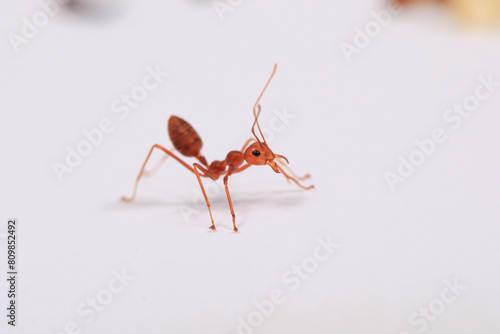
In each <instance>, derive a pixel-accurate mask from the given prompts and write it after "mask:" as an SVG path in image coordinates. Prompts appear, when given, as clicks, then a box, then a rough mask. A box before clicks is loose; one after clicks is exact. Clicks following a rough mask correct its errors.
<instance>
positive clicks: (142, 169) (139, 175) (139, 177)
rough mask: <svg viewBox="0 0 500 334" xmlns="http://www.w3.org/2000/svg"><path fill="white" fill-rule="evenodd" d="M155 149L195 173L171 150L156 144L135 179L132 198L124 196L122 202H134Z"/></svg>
mask: <svg viewBox="0 0 500 334" xmlns="http://www.w3.org/2000/svg"><path fill="white" fill-rule="evenodd" d="M155 148H158V149H160V150H162V151H163V152H165V153H166V154H168V155H170V156H171V157H173V158H174V159H175V160H177V161H178V162H180V163H181V164H182V165H183V166H184V167H186V168H187V169H189V170H190V171H191V172H193V173H194V169H193V168H192V167H191V166H189V165H188V164H187V163H185V162H184V161H182V160H181V159H180V158H178V157H177V156H176V155H175V154H173V153H172V152H170V151H169V150H167V149H166V148H164V147H163V146H161V145H158V144H155V145H153V146H152V147H151V149H150V150H149V153H148V156H147V157H146V160H144V163H143V164H142V167H141V170H140V171H139V174H138V175H137V178H136V179H135V184H134V190H133V191H132V196H130V197H126V196H123V197H122V201H124V202H132V201H133V200H134V198H135V195H136V193H137V186H138V185H139V180H140V179H141V176H142V174H143V173H144V168H146V164H147V162H148V160H149V157H151V153H153V150H154V149H155Z"/></svg>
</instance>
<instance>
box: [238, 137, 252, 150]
mask: <svg viewBox="0 0 500 334" xmlns="http://www.w3.org/2000/svg"><path fill="white" fill-rule="evenodd" d="M252 141H255V139H253V138H249V139H247V141H246V142H245V144H244V145H243V148H242V149H241V152H243V153H245V149H246V148H247V147H248V144H250V143H251V142H252Z"/></svg>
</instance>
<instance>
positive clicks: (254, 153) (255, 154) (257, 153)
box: [252, 150, 260, 157]
mask: <svg viewBox="0 0 500 334" xmlns="http://www.w3.org/2000/svg"><path fill="white" fill-rule="evenodd" d="M252 154H253V155H254V157H258V156H259V155H260V152H259V151H257V150H253V151H252Z"/></svg>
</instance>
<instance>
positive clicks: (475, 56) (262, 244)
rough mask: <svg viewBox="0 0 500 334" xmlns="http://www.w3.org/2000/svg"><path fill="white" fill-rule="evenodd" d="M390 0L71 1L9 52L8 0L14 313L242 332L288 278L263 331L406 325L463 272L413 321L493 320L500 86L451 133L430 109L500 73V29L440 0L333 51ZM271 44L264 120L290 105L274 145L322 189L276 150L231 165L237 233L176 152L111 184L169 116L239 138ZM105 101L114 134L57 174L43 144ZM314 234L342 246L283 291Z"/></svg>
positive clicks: (4, 168) (53, 150) (21, 6)
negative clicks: (407, 163) (84, 4)
mask: <svg viewBox="0 0 500 334" xmlns="http://www.w3.org/2000/svg"><path fill="white" fill-rule="evenodd" d="M383 7H384V4H383V3H380V2H377V3H372V2H371V1H367V0H366V1H342V2H340V1H333V2H332V1H303V0H289V1H286V2H283V1H281V2H269V1H243V2H242V3H241V5H239V6H237V7H235V8H234V10H233V11H232V12H228V13H226V15H225V16H224V17H225V19H224V20H223V21H221V20H220V19H219V17H218V16H217V13H216V11H215V10H214V8H213V5H212V2H211V1H194V0H182V1H180V0H178V1H166V2H165V1H164V2H161V1H129V2H125V1H124V2H117V3H116V11H114V12H113V13H114V14H109V15H108V14H106V13H103V14H102V15H93V16H92V17H89V16H87V15H86V14H85V13H82V12H69V11H63V12H61V13H59V14H58V15H57V16H56V17H55V18H54V19H51V20H50V22H49V23H48V24H47V25H46V26H44V27H43V28H40V31H39V33H38V35H37V36H36V37H34V38H33V39H32V40H30V41H29V43H28V44H26V45H22V46H21V47H20V50H19V53H17V54H16V53H15V52H14V51H13V49H12V47H11V45H10V43H9V40H8V38H7V34H8V33H9V32H15V33H18V34H19V33H20V31H21V28H22V24H23V22H22V20H21V19H22V17H23V16H26V17H32V15H33V14H34V13H36V12H37V11H39V9H40V7H39V6H38V4H36V3H30V2H16V3H14V2H2V4H0V13H1V14H0V22H1V23H0V34H1V36H2V37H1V38H0V57H1V60H0V87H1V89H0V109H1V114H2V118H1V122H0V133H1V140H0V153H1V156H2V159H1V174H0V175H1V176H0V181H1V183H0V188H1V189H2V190H1V200H0V209H1V210H0V212H1V219H2V221H3V222H5V223H2V228H1V232H2V233H4V232H5V224H6V220H7V218H9V217H17V218H18V219H19V224H20V225H19V230H18V233H19V272H20V278H19V286H18V289H19V299H18V304H19V309H18V326H17V327H16V328H15V329H9V332H12V333H63V332H64V328H65V326H66V325H67V324H68V323H70V322H72V321H74V322H75V323H77V324H78V326H79V328H80V329H81V332H82V333H89V334H91V333H221V334H222V333H225V332H227V333H236V332H237V326H238V317H242V318H245V319H246V318H247V317H248V315H249V314H250V313H251V312H253V311H255V309H256V308H255V306H254V304H253V303H254V301H261V300H264V299H268V298H269V296H270V294H271V291H273V290H274V289H280V290H282V291H283V292H284V294H285V296H286V301H285V302H284V303H282V304H280V305H277V306H276V309H275V311H274V313H273V314H272V315H271V316H270V317H269V318H266V319H265V321H264V323H263V325H262V326H261V327H259V328H257V329H255V333H371V334H374V333H385V334H387V333H394V334H398V333H400V332H402V331H406V332H408V333H411V334H413V333H417V330H418V329H420V328H421V327H418V326H414V325H412V324H411V323H410V322H409V317H410V316H411V315H412V314H413V313H414V312H419V309H420V308H426V307H429V303H430V302H431V301H432V300H434V299H435V298H440V294H441V291H442V290H443V289H444V288H445V284H444V281H445V280H450V281H453V280H455V279H457V280H458V282H460V284H462V285H465V286H466V288H465V291H463V293H462V294H461V295H460V296H458V297H457V299H456V300H455V301H454V302H453V303H451V304H447V305H446V306H445V309H444V311H443V312H442V314H439V315H438V316H437V318H436V319H435V321H432V322H430V323H429V325H428V327H427V328H426V329H425V332H426V333H429V334H431V333H454V334H458V333H483V334H487V333H498V332H499V331H500V320H499V318H498V313H499V311H500V307H499V306H500V305H499V304H500V289H499V281H500V269H499V263H500V246H499V242H498V240H499V238H500V227H499V217H500V215H499V205H498V200H499V198H498V197H499V196H498V195H499V193H498V192H499V186H500V178H499V174H498V170H499V167H500V165H499V159H498V144H499V134H498V133H499V132H498V124H499V121H500V116H499V114H498V107H499V105H500V90H499V91H497V92H496V93H495V94H493V95H492V97H491V98H489V99H487V100H486V101H484V102H482V103H481V106H480V108H479V109H478V110H477V111H475V112H474V113H473V114H472V115H471V117H469V118H468V119H466V120H464V122H463V124H462V125H461V127H459V128H458V129H457V130H453V129H452V128H451V127H450V123H446V122H444V120H443V118H442V116H443V113H444V112H445V110H447V109H448V108H451V107H453V105H454V104H457V103H462V102H463V100H464V99H465V98H466V97H467V96H469V95H471V94H473V93H474V89H475V88H476V86H477V85H478V77H479V76H481V75H482V76H488V75H490V74H491V75H493V77H494V78H496V79H500V70H499V65H498V59H499V58H498V57H499V55H500V44H499V43H498V41H499V37H500V36H499V33H498V32H491V31H481V30H479V31H471V30H466V29H463V28H461V27H460V26H459V25H457V23H456V22H455V21H454V20H453V18H452V17H450V16H449V15H448V13H447V12H446V11H445V10H441V9H439V8H431V9H428V10H427V9H425V10H415V11H410V10H408V11H405V12H403V13H401V14H399V15H396V16H394V17H393V18H392V22H391V23H390V24H389V25H388V26H387V27H385V28H384V29H383V30H382V31H381V33H380V34H379V35H378V36H377V37H375V38H374V39H373V40H372V42H371V43H370V45H369V46H368V47H366V48H365V49H362V50H361V52H360V53H359V54H358V55H354V56H353V60H352V62H350V63H349V62H347V61H346V59H345V58H344V57H343V55H342V52H341V51H340V48H339V43H341V42H342V41H344V42H349V43H352V41H353V38H354V34H355V28H356V27H361V28H363V27H364V25H365V24H366V23H367V22H369V21H370V20H372V17H371V16H370V11H371V10H376V9H380V8H383ZM275 62H278V63H279V68H278V72H277V75H276V77H275V79H274V81H273V82H272V84H271V86H270V89H269V90H268V92H267V93H266V95H265V97H264V99H263V101H262V106H263V115H262V125H263V126H268V125H269V124H270V123H269V122H270V121H271V119H272V117H273V115H274V114H273V112H272V110H275V109H277V110H283V108H287V110H289V112H291V113H292V114H293V115H295V116H296V118H294V119H291V120H290V123H289V124H288V125H287V126H286V127H285V128H284V129H283V130H282V131H280V132H279V133H275V136H274V139H273V140H272V142H271V148H272V149H273V150H274V151H275V152H276V153H280V154H283V155H286V156H287V157H288V158H289V160H290V163H291V166H292V167H293V168H294V169H295V171H297V173H299V174H302V173H306V172H308V173H311V174H312V176H313V178H312V180H311V182H312V183H313V184H314V185H315V186H316V189H315V190H314V191H309V192H307V191H302V190H300V189H298V188H297V187H295V186H289V185H288V184H287V183H286V182H285V179H284V178H283V177H282V176H280V175H277V174H275V173H273V172H272V170H271V169H270V168H268V167H262V168H260V167H253V168H251V169H249V170H248V171H246V172H244V173H242V174H239V175H235V176H233V177H232V178H231V179H230V190H231V192H232V197H233V200H234V205H235V210H236V216H237V223H238V226H239V228H240V232H239V233H238V234H235V233H233V231H232V229H231V228H232V223H231V215H230V212H229V208H228V206H227V201H226V197H225V194H224V192H223V191H220V189H222V188H212V189H219V191H215V192H214V193H213V194H211V200H212V205H213V213H214V217H215V220H216V224H217V226H218V230H217V232H215V233H212V232H209V230H208V226H209V225H210V222H209V217H208V213H207V212H206V209H205V207H204V205H203V202H199V200H200V198H201V197H200V196H201V194H200V190H199V187H198V184H197V180H196V178H195V176H194V175H192V174H191V173H189V172H188V171H186V170H185V169H184V168H183V167H182V166H180V165H179V164H177V163H175V162H174V161H168V162H167V163H166V164H165V165H164V166H163V167H162V168H161V170H160V171H159V172H158V174H157V175H155V176H154V177H153V178H150V179H147V180H144V182H142V183H141V185H140V187H139V193H138V198H137V201H136V202H134V203H132V204H124V203H120V202H119V198H120V196H122V195H124V194H129V192H130V191H131V189H132V185H133V180H134V178H135V176H136V173H137V171H138V169H139V167H140V165H141V163H142V161H143V159H144V157H145V155H146V153H147V152H148V150H149V148H150V147H151V145H152V144H154V143H160V144H163V145H165V146H166V147H167V148H169V147H171V144H170V142H169V140H168V136H167V134H166V121H167V118H168V117H169V115H171V114H175V115H178V116H181V117H182V118H184V119H186V120H187V121H189V122H190V123H191V124H192V125H193V126H194V127H195V129H196V130H197V131H198V132H199V133H200V135H201V136H202V139H203V141H204V149H203V153H204V155H205V156H206V157H207V158H208V159H209V160H213V159H223V158H224V157H225V155H226V153H227V152H228V151H230V150H233V149H238V148H239V147H240V145H241V144H242V143H243V142H244V140H245V139H247V138H249V137H250V135H251V133H250V127H251V123H252V114H251V107H252V105H253V103H254V101H255V99H256V97H257V95H258V93H259V92H260V90H261V89H262V87H263V85H264V83H265V81H266V80H267V78H268V76H269V74H270V72H271V70H272V66H273V64H274V63H275ZM156 65H158V66H160V67H161V68H163V69H165V70H168V71H170V72H169V75H168V76H167V77H166V79H165V81H164V82H163V83H162V84H161V85H160V86H159V87H158V88H157V89H156V90H154V91H153V92H151V93H150V94H149V95H148V97H147V99H146V100H145V101H143V102H141V103H140V105H139V107H138V108H137V109H134V110H132V111H131V113H130V115H129V117H128V118H126V119H124V120H121V119H119V118H118V115H117V114H115V113H113V112H112V109H111V103H112V102H113V101H114V100H115V99H117V98H119V97H120V95H121V94H126V93H129V92H130V90H131V89H132V88H133V87H135V86H137V85H139V84H141V82H142V79H143V77H144V75H145V74H146V67H147V66H152V67H155V66H156ZM104 118H109V119H111V120H112V121H113V124H114V126H115V127H114V131H113V132H112V133H110V134H107V135H106V136H105V137H104V139H103V142H102V144H101V145H100V146H98V147H96V148H95V149H94V150H93V152H92V153H91V154H90V155H89V156H88V157H85V158H84V160H83V163H82V164H81V165H80V166H78V167H77V168H75V169H74V171H73V172H72V173H71V174H65V175H64V176H63V182H59V181H58V179H57V177H56V175H55V174H54V172H53V170H52V164H53V162H55V161H57V162H61V163H63V162H64V159H65V155H66V149H65V147H66V146H67V145H69V146H70V147H72V148H75V147H76V145H77V144H78V143H79V142H80V141H81V140H83V139H85V138H84V136H83V134H82V131H84V130H90V129H92V128H95V127H97V126H98V124H99V122H100V121H101V120H102V119H104ZM436 127H441V128H443V129H444V130H445V131H446V135H447V141H446V142H445V143H443V144H441V145H439V146H438V147H437V149H436V152H435V153H434V154H433V155H432V156H431V157H429V158H427V160H426V161H425V163H424V164H423V165H422V166H420V167H418V168H417V170H416V171H415V173H414V174H413V175H412V176H411V177H409V178H408V179H407V180H406V182H405V183H402V184H398V185H397V187H396V191H394V192H391V190H390V188H389V186H388V185H387V182H386V181H385V178H384V173H385V172H387V171H392V172H395V171H396V170H397V166H398V156H400V155H402V156H405V157H407V156H408V154H410V152H412V151H413V150H414V149H416V145H415V144H414V141H415V140H421V139H423V138H426V137H428V136H429V135H430V133H431V132H432V130H433V129H434V128H436ZM160 156H161V154H159V153H156V154H155V155H154V156H153V160H152V161H156V160H158V158H159V157H160ZM152 165H154V164H152ZM211 182H212V181H210V180H205V184H206V185H209V184H211ZM219 182H220V181H219ZM194 201H195V202H194ZM193 203H201V205H200V204H196V205H194V204H193ZM186 210H191V211H188V212H194V213H193V214H192V215H191V216H190V217H189V218H188V219H186V218H185V216H183V212H186ZM193 210H194V211H193ZM3 236H5V234H4V235H3ZM326 236H330V237H331V239H332V240H334V241H335V242H338V243H339V244H340V247H339V248H338V249H337V250H336V251H335V253H334V254H332V256H331V257H330V258H329V259H328V260H326V261H324V262H321V263H320V264H319V266H318V269H317V270H316V271H315V272H313V273H311V275H310V277H309V278H308V279H306V280H303V281H302V284H301V286H300V287H299V288H298V289H297V290H295V291H293V290H291V289H290V284H286V283H285V282H283V281H282V275H283V274H284V273H286V272H287V270H289V269H290V268H291V266H292V265H294V264H297V265H300V264H301V263H302V261H304V259H306V258H308V257H309V256H312V255H313V252H314V249H315V247H317V245H318V242H317V238H319V237H320V238H325V237H326ZM1 248H2V249H3V250H2V254H3V255H1V257H0V258H1V261H0V264H2V271H6V270H5V258H6V255H5V240H2V246H1ZM115 270H116V271H121V270H125V271H126V272H127V273H128V274H129V275H131V276H133V277H134V279H133V280H132V281H130V282H129V284H128V286H126V288H125V289H124V290H123V291H122V292H120V293H118V294H116V295H114V296H113V300H112V301H111V302H110V303H109V304H108V305H106V306H105V308H104V309H103V310H102V312H99V313H97V314H96V316H95V318H94V319H92V321H90V322H86V321H85V320H86V319H88V318H87V317H82V316H81V315H79V314H78V313H77V308H78V306H79V305H81V303H85V302H86V301H87V298H95V297H96V296H97V295H98V294H99V292H100V291H102V289H106V288H107V287H108V283H109V282H110V281H111V280H112V278H113V274H112V272H113V271H115ZM1 282H2V283H1V284H0V289H1V293H0V295H1V296H2V297H1V299H0V300H1V304H2V305H6V303H7V298H6V291H7V286H6V282H5V280H3V279H2V280H1ZM2 309H4V307H3V306H2ZM3 313H5V311H2V317H1V318H2V319H3V320H2V322H1V325H0V329H1V331H2V333H3V332H4V331H6V330H5V329H6V328H7V327H8V326H7V325H6V320H5V319H6V318H5V317H4V315H3ZM419 319H422V318H421V317H419ZM9 327H10V326H9Z"/></svg>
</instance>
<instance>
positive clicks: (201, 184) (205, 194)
mask: <svg viewBox="0 0 500 334" xmlns="http://www.w3.org/2000/svg"><path fill="white" fill-rule="evenodd" d="M193 167H194V173H195V174H196V177H197V178H198V182H199V183H200V188H201V191H202V192H203V196H205V201H206V202H207V208H208V213H210V219H211V220H212V226H210V229H211V230H213V231H215V223H214V217H212V210H211V209H210V202H209V201H208V197H207V193H206V192H205V188H204V187H203V183H202V182H201V177H200V172H198V169H199V170H201V171H202V172H203V174H204V175H203V176H208V174H209V172H208V170H206V169H205V168H203V167H202V166H201V165H200V164H197V163H196V162H195V163H194V164H193Z"/></svg>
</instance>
